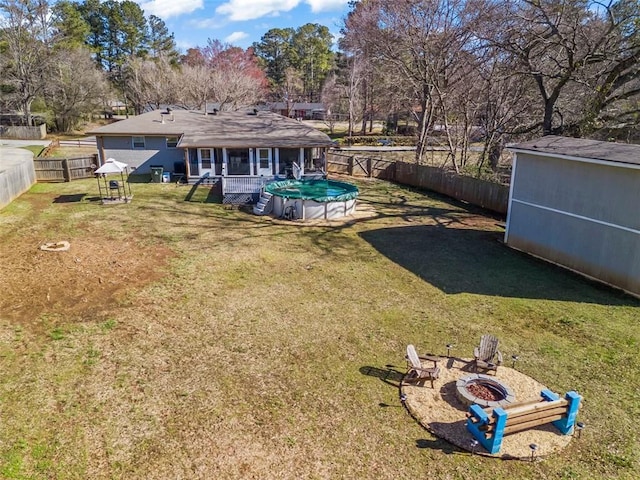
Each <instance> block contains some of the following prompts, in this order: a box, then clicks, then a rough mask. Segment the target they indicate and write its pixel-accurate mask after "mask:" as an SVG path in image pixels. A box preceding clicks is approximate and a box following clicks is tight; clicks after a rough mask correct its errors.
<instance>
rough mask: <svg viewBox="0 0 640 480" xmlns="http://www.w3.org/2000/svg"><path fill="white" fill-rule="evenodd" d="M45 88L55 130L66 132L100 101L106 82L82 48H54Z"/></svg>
mask: <svg viewBox="0 0 640 480" xmlns="http://www.w3.org/2000/svg"><path fill="white" fill-rule="evenodd" d="M52 60H53V62H52V67H51V69H50V75H49V77H48V82H47V88H46V96H45V98H46V101H47V105H48V106H49V108H51V110H52V111H53V115H54V120H55V123H56V127H57V129H58V131H61V132H66V131H69V130H71V129H73V128H74V127H76V126H77V124H78V122H79V121H80V120H81V119H82V118H83V117H86V116H88V115H91V114H92V113H93V112H94V111H95V110H96V109H98V108H99V107H100V106H101V104H102V100H103V97H104V95H105V92H106V91H107V89H108V84H107V81H106V78H105V75H104V72H102V71H101V70H99V69H98V68H97V67H96V64H95V62H94V61H93V60H92V59H91V55H90V54H89V52H88V51H87V50H84V49H72V50H56V52H55V54H54V56H53V58H52Z"/></svg>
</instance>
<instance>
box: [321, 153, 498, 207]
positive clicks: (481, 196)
mask: <svg viewBox="0 0 640 480" xmlns="http://www.w3.org/2000/svg"><path fill="white" fill-rule="evenodd" d="M327 172H329V173H337V174H342V175H351V176H354V177H374V178H380V179H383V180H390V181H395V182H398V183H401V184H403V185H410V186H412V187H418V188H426V189H428V190H433V191H434V192H438V193H442V194H443V195H447V196H449V197H452V198H455V199H457V200H462V201H464V202H467V203H470V204H472V205H477V206H479V207H482V208H486V209H487V210H492V211H494V212H497V213H501V214H506V213H507V208H508V203H509V186H508V185H502V184H499V183H494V182H489V181H486V180H480V179H478V178H473V177H466V176H463V175H458V174H456V173H455V172H451V171H448V170H443V169H442V168H438V167H430V166H426V165H416V164H415V163H407V162H400V161H395V160H385V159H382V158H372V157H365V156H360V155H348V154H346V153H341V152H329V153H328V154H327Z"/></svg>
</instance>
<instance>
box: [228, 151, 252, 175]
mask: <svg viewBox="0 0 640 480" xmlns="http://www.w3.org/2000/svg"><path fill="white" fill-rule="evenodd" d="M227 158H228V165H229V170H228V173H229V175H251V165H250V164H249V149H247V148H230V149H229V150H227Z"/></svg>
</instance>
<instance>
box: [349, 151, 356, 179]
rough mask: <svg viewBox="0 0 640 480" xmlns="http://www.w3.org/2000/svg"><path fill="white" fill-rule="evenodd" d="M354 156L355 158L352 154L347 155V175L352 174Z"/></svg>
mask: <svg viewBox="0 0 640 480" xmlns="http://www.w3.org/2000/svg"><path fill="white" fill-rule="evenodd" d="M354 158H355V157H354V156H353V155H351V156H350V157H349V163H348V166H347V173H348V174H349V175H353V159H354Z"/></svg>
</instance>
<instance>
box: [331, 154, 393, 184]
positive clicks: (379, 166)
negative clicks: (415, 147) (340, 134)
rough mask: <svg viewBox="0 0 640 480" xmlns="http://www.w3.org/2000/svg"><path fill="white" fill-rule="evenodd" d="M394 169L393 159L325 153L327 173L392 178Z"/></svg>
mask: <svg viewBox="0 0 640 480" xmlns="http://www.w3.org/2000/svg"><path fill="white" fill-rule="evenodd" d="M395 169H396V161H395V160H386V159H384V158H373V157H365V156H361V155H348V154H345V153H338V152H329V153H328V154H327V172H329V173H339V174H343V175H351V176H353V177H373V178H381V179H383V180H394V178H395Z"/></svg>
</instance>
